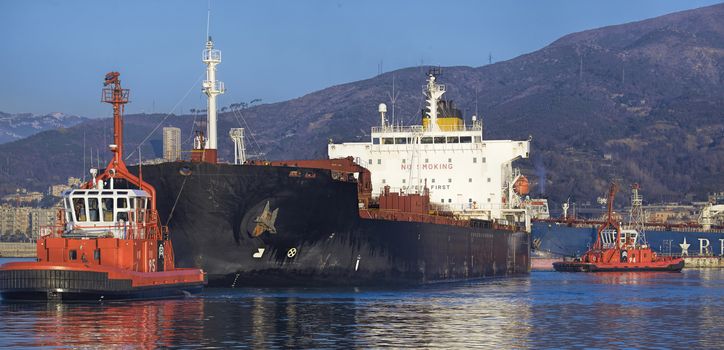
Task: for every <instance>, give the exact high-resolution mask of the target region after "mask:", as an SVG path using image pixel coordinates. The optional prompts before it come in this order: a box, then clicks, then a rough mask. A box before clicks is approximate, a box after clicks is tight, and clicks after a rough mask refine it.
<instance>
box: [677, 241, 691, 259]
mask: <svg viewBox="0 0 724 350" xmlns="http://www.w3.org/2000/svg"><path fill="white" fill-rule="evenodd" d="M690 245H691V244H689V243H686V237H684V243H680V244H679V247H681V255H689V246H690Z"/></svg>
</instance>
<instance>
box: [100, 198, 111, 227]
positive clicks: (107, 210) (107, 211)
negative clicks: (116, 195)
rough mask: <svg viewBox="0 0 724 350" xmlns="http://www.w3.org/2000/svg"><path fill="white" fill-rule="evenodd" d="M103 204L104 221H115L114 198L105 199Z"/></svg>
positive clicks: (102, 201) (102, 200)
mask: <svg viewBox="0 0 724 350" xmlns="http://www.w3.org/2000/svg"><path fill="white" fill-rule="evenodd" d="M101 203H102V204H103V221H105V222H111V221H113V198H108V197H103V199H101Z"/></svg>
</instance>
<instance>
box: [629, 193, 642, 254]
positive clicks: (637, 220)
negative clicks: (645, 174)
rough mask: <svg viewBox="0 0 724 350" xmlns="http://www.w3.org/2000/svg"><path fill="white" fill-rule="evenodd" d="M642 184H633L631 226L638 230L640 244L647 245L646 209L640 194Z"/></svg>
mask: <svg viewBox="0 0 724 350" xmlns="http://www.w3.org/2000/svg"><path fill="white" fill-rule="evenodd" d="M640 189H641V186H639V184H637V183H636V184H633V185H632V186H631V211H630V212H629V220H631V222H630V223H629V226H630V227H629V228H630V229H634V230H636V232H637V233H638V234H637V236H636V237H637V238H636V240H637V241H638V242H636V243H638V244H641V245H646V234H645V233H644V222H645V220H644V219H645V218H644V210H643V197H641V194H639V190H640Z"/></svg>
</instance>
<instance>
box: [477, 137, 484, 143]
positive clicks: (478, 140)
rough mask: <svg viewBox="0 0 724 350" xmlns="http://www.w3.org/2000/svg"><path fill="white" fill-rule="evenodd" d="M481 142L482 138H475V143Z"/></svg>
mask: <svg viewBox="0 0 724 350" xmlns="http://www.w3.org/2000/svg"><path fill="white" fill-rule="evenodd" d="M481 142H483V137H482V136H475V143H481Z"/></svg>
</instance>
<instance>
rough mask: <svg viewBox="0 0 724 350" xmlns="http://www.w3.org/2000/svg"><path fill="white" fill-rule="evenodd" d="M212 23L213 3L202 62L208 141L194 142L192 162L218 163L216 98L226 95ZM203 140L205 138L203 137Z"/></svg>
mask: <svg viewBox="0 0 724 350" xmlns="http://www.w3.org/2000/svg"><path fill="white" fill-rule="evenodd" d="M210 23H211V1H209V9H208V12H207V14H206V38H207V40H206V48H205V49H204V51H203V52H202V57H201V61H202V62H204V64H205V65H206V80H204V82H203V84H202V91H203V92H204V93H205V94H206V96H207V106H208V107H207V123H206V140H205V141H204V140H203V139H199V140H198V141H199V142H194V146H195V147H194V150H193V151H192V153H191V160H192V161H194V162H206V163H216V161H217V136H216V96H217V95H221V94H223V93H224V83H223V82H221V81H217V80H216V65H218V64H219V63H221V51H220V50H217V49H214V41H213V40H212V39H211V35H210V34H209V26H210ZM202 138H203V136H202Z"/></svg>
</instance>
